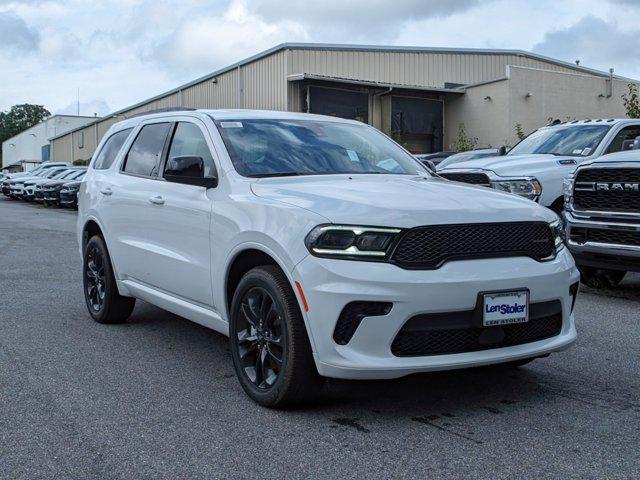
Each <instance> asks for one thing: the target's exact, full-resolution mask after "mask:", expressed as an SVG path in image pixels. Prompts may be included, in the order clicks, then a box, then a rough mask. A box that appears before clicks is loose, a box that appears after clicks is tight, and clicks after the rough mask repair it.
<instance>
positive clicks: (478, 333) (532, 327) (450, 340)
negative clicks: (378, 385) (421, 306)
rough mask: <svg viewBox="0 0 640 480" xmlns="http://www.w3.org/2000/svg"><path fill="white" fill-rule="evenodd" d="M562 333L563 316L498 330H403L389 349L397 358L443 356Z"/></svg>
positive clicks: (499, 346) (488, 328) (542, 338)
mask: <svg viewBox="0 0 640 480" xmlns="http://www.w3.org/2000/svg"><path fill="white" fill-rule="evenodd" d="M561 329H562V314H560V313H557V314H554V315H550V316H546V317H541V318H537V319H531V320H529V321H528V322H527V323H518V324H514V325H505V326H501V327H486V328H483V327H468V328H455V329H446V330H423V331H412V330H408V329H405V327H403V328H402V329H401V330H400V332H399V333H398V335H396V338H395V339H394V340H393V344H392V345H391V352H392V353H393V354H394V355H395V356H398V357H417V356H423V355H446V354H454V353H464V352H477V351H480V350H488V349H491V348H502V347H510V346H513V345H522V344H524V343H530V342H536V341H538V340H544V339H546V338H551V337H555V336H556V335H559V334H560V330H561Z"/></svg>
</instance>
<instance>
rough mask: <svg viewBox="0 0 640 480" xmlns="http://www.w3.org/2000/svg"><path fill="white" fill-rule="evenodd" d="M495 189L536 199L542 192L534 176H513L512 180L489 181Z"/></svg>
mask: <svg viewBox="0 0 640 480" xmlns="http://www.w3.org/2000/svg"><path fill="white" fill-rule="evenodd" d="M491 186H492V187H493V188H495V189H496V190H501V191H503V192H509V193H515V194H516V195H520V196H521V197H524V198H528V199H529V200H536V199H537V198H538V197H539V196H540V194H541V193H542V185H540V182H539V181H538V179H536V178H517V179H516V178H514V179H512V180H496V181H493V182H491Z"/></svg>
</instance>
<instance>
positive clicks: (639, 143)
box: [631, 137, 640, 150]
mask: <svg viewBox="0 0 640 480" xmlns="http://www.w3.org/2000/svg"><path fill="white" fill-rule="evenodd" d="M631 149H632V150H640V137H636V139H635V140H634V141H633V147H631Z"/></svg>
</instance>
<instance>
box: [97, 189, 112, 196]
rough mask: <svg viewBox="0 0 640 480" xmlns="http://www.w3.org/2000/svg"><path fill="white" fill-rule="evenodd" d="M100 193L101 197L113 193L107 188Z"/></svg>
mask: <svg viewBox="0 0 640 480" xmlns="http://www.w3.org/2000/svg"><path fill="white" fill-rule="evenodd" d="M100 193H101V194H103V195H111V194H112V193H113V190H111V189H110V188H109V187H106V188H101V189H100Z"/></svg>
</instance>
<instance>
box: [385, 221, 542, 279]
mask: <svg viewBox="0 0 640 480" xmlns="http://www.w3.org/2000/svg"><path fill="white" fill-rule="evenodd" d="M554 251H555V243H554V239H553V233H552V232H551V228H549V225H548V224H546V223H544V222H513V223H478V224H471V225H466V224H465V225H459V224H458V225H436V226H430V227H418V228H414V229H412V230H409V231H408V232H407V233H406V234H405V235H404V236H403V237H402V238H401V239H400V242H399V244H398V246H397V248H396V249H395V251H394V252H393V253H392V256H391V261H392V262H394V263H396V264H398V265H399V266H401V267H404V268H422V269H429V268H438V267H439V266H440V265H442V264H443V263H445V262H446V261H448V260H452V259H462V258H492V257H493V258H495V257H512V256H527V257H531V258H534V259H536V260H541V259H544V258H548V257H550V256H552V255H553V253H554Z"/></svg>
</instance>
